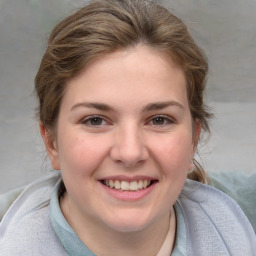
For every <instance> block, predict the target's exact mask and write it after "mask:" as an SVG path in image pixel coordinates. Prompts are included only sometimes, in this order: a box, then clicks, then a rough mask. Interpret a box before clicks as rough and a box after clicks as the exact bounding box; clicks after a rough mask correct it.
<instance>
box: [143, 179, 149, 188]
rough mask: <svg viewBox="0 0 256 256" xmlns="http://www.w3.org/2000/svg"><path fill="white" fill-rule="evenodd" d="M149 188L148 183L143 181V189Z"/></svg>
mask: <svg viewBox="0 0 256 256" xmlns="http://www.w3.org/2000/svg"><path fill="white" fill-rule="evenodd" d="M147 186H148V181H147V180H144V181H143V188H146V187H147Z"/></svg>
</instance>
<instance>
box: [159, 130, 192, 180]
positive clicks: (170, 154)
mask: <svg viewBox="0 0 256 256" xmlns="http://www.w3.org/2000/svg"><path fill="white" fill-rule="evenodd" d="M154 144H155V145H156V146H155V149H154V157H155V158H157V159H158V163H159V164H160V165H161V167H162V169H163V170H164V171H165V172H166V174H168V175H176V174H181V172H182V173H185V174H187V171H188V170H189V166H190V163H191V155H192V152H193V144H192V136H191V135H190V134H189V133H186V132H184V133H179V134H175V135H174V136H173V135H170V136H167V137H165V138H161V139H160V140H159V139H158V140H156V141H155V143H154Z"/></svg>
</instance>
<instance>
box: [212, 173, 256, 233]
mask: <svg viewBox="0 0 256 256" xmlns="http://www.w3.org/2000/svg"><path fill="white" fill-rule="evenodd" d="M209 176H210V184H209V185H210V186H213V187H215V188H217V189H219V190H221V191H222V192H224V193H225V194H227V195H228V196H230V197H231V198H232V199H234V200H235V201H236V202H237V204H238V205H239V206H240V207H241V208H242V210H243V212H244V213H245V215H246V216H247V218H248V219H249V221H250V222H251V225H252V226H253V229H254V231H255V232H256V173H253V174H250V175H249V174H246V173H245V172H238V171H236V172H235V171H234V172H211V173H209Z"/></svg>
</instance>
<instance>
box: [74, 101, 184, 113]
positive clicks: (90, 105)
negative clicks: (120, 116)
mask: <svg viewBox="0 0 256 256" xmlns="http://www.w3.org/2000/svg"><path fill="white" fill-rule="evenodd" d="M170 106H174V107H178V108H180V109H182V110H184V109H185V108H184V106H183V105H182V104H181V103H179V102H178V101H174V100H172V101H166V102H154V103H149V104H148V105H146V106H145V107H144V108H143V109H142V112H150V111H154V110H162V109H165V108H167V107H170ZM78 107H87V108H95V109H98V110H102V111H107V112H115V109H114V108H113V107H111V106H109V105H107V104H104V103H96V102H82V103H77V104H75V105H74V106H73V107H72V108H71V110H74V109H76V108H78Z"/></svg>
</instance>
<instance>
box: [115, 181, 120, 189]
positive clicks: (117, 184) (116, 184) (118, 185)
mask: <svg viewBox="0 0 256 256" xmlns="http://www.w3.org/2000/svg"><path fill="white" fill-rule="evenodd" d="M120 188H121V186H120V182H119V180H115V189H120Z"/></svg>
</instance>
